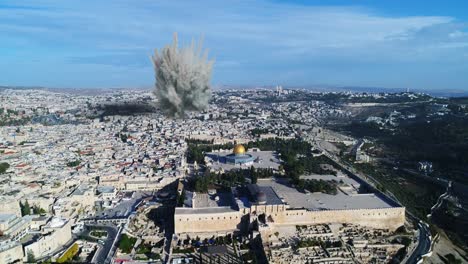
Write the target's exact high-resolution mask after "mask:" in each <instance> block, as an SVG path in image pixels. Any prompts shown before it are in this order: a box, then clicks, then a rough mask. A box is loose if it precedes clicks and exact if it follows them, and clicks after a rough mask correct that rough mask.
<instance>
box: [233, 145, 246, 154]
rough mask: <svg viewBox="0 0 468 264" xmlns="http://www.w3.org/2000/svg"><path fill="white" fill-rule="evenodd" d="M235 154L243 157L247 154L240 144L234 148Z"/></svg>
mask: <svg viewBox="0 0 468 264" xmlns="http://www.w3.org/2000/svg"><path fill="white" fill-rule="evenodd" d="M233 152H234V154H236V155H242V154H245V148H244V146H242V145H241V144H238V145H236V146H235V147H234V151H233Z"/></svg>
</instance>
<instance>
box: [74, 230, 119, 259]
mask: <svg viewBox="0 0 468 264" xmlns="http://www.w3.org/2000/svg"><path fill="white" fill-rule="evenodd" d="M86 227H87V230H86V231H85V232H84V234H83V235H84V236H86V237H88V238H90V239H93V240H94V238H93V237H90V236H89V233H90V231H91V230H94V229H104V230H106V231H107V238H106V239H105V240H104V244H101V248H100V249H99V251H98V252H96V254H98V255H97V256H96V257H95V258H94V259H95V263H104V262H105V260H106V258H107V255H108V254H109V251H110V250H111V248H112V244H113V242H114V240H115V238H116V236H117V230H118V227H116V226H114V225H86Z"/></svg>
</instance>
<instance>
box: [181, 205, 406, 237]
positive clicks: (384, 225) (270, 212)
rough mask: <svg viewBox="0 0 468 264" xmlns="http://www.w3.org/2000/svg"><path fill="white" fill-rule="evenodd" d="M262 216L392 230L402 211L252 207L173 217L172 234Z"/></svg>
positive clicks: (280, 221) (281, 221)
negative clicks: (247, 216)
mask: <svg viewBox="0 0 468 264" xmlns="http://www.w3.org/2000/svg"><path fill="white" fill-rule="evenodd" d="M249 213H251V214H254V213H255V214H256V215H260V214H263V213H264V214H265V216H266V217H267V218H270V217H271V218H272V219H273V223H271V225H273V226H274V225H279V226H282V225H314V224H329V223H348V224H358V225H362V226H367V227H370V228H377V229H389V230H395V229H397V228H398V227H400V226H402V225H404V223H405V208H404V207H394V208H382V209H354V210H323V211H308V210H305V209H290V210H286V207H284V206H274V207H273V206H255V207H252V208H250V209H244V210H242V211H240V212H235V211H233V212H225V213H209V214H197V213H196V210H194V213H193V214H177V213H176V214H175V217H174V222H175V232H176V233H177V234H182V233H197V232H213V233H216V232H222V231H227V230H235V229H239V228H240V224H241V219H242V217H243V216H246V215H248V214H249Z"/></svg>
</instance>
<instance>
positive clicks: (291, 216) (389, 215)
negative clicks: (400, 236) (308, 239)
mask: <svg viewBox="0 0 468 264" xmlns="http://www.w3.org/2000/svg"><path fill="white" fill-rule="evenodd" d="M272 217H273V219H274V224H275V225H313V224H328V223H347V224H358V225H362V226H367V227H371V228H378V229H390V230H395V229H397V228H398V227H400V226H402V225H404V223H405V208H404V207H393V208H381V209H354V210H324V211H307V210H304V209H299V210H287V211H285V212H284V213H282V214H276V216H275V215H272Z"/></svg>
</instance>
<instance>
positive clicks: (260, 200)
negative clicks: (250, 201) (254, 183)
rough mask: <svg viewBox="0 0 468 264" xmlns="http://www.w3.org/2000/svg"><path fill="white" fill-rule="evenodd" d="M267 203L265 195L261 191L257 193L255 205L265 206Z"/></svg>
mask: <svg viewBox="0 0 468 264" xmlns="http://www.w3.org/2000/svg"><path fill="white" fill-rule="evenodd" d="M266 201H267V198H266V194H265V193H264V192H262V191H259V192H258V193H257V203H259V204H265V203H266Z"/></svg>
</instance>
